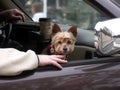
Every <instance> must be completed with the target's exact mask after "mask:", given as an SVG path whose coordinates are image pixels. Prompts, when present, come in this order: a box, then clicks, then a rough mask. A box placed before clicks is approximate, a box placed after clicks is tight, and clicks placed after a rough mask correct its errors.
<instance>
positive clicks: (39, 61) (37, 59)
mask: <svg viewBox="0 0 120 90" xmlns="http://www.w3.org/2000/svg"><path fill="white" fill-rule="evenodd" d="M37 60H38V66H39V64H40V58H39V56H38V55H37Z"/></svg>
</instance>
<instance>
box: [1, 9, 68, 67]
mask: <svg viewBox="0 0 120 90" xmlns="http://www.w3.org/2000/svg"><path fill="white" fill-rule="evenodd" d="M0 18H1V19H4V20H5V21H11V22H17V21H25V15H24V14H23V13H22V12H21V11H20V10H18V9H9V10H5V11H1V12H0ZM38 57H39V60H40V61H39V65H38V66H46V65H54V66H56V67H58V68H59V69H62V68H63V67H62V66H61V65H60V63H67V61H66V60H63V58H64V56H63V55H38Z"/></svg>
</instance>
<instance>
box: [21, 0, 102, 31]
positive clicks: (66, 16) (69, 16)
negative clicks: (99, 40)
mask: <svg viewBox="0 0 120 90" xmlns="http://www.w3.org/2000/svg"><path fill="white" fill-rule="evenodd" d="M19 1H20V2H21V3H22V4H23V5H24V6H23V7H24V9H25V10H26V12H27V13H28V14H29V15H30V17H31V18H32V19H33V20H34V21H36V22H37V21H39V18H45V17H49V18H51V19H52V21H53V22H56V23H60V24H68V25H77V26H78V27H80V28H82V29H90V30H93V28H94V26H95V24H96V23H97V22H98V21H100V20H101V19H103V16H102V15H101V14H100V13H99V12H97V11H96V10H95V9H94V8H92V7H91V6H90V5H88V4H87V3H85V2H84V1H83V0H19Z"/></svg>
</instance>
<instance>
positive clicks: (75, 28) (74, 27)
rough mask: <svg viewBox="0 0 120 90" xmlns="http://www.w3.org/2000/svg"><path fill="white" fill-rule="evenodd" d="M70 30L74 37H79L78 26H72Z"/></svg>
mask: <svg viewBox="0 0 120 90" xmlns="http://www.w3.org/2000/svg"><path fill="white" fill-rule="evenodd" d="M68 32H71V33H72V34H73V36H74V37H77V26H72V27H71V28H70V29H69V30H68Z"/></svg>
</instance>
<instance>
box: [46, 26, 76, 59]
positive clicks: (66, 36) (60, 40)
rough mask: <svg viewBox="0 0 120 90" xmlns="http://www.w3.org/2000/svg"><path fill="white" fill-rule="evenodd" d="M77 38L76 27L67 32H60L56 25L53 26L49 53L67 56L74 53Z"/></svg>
mask: <svg viewBox="0 0 120 90" xmlns="http://www.w3.org/2000/svg"><path fill="white" fill-rule="evenodd" d="M76 38H77V26H72V27H71V28H70V29H69V30H68V31H62V30H61V29H60V27H59V25H58V24H54V25H53V27H52V34H51V46H49V47H48V49H49V51H50V52H49V53H50V54H54V55H65V57H66V56H67V55H69V54H70V53H71V52H73V51H74V45H75V42H76Z"/></svg>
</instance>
